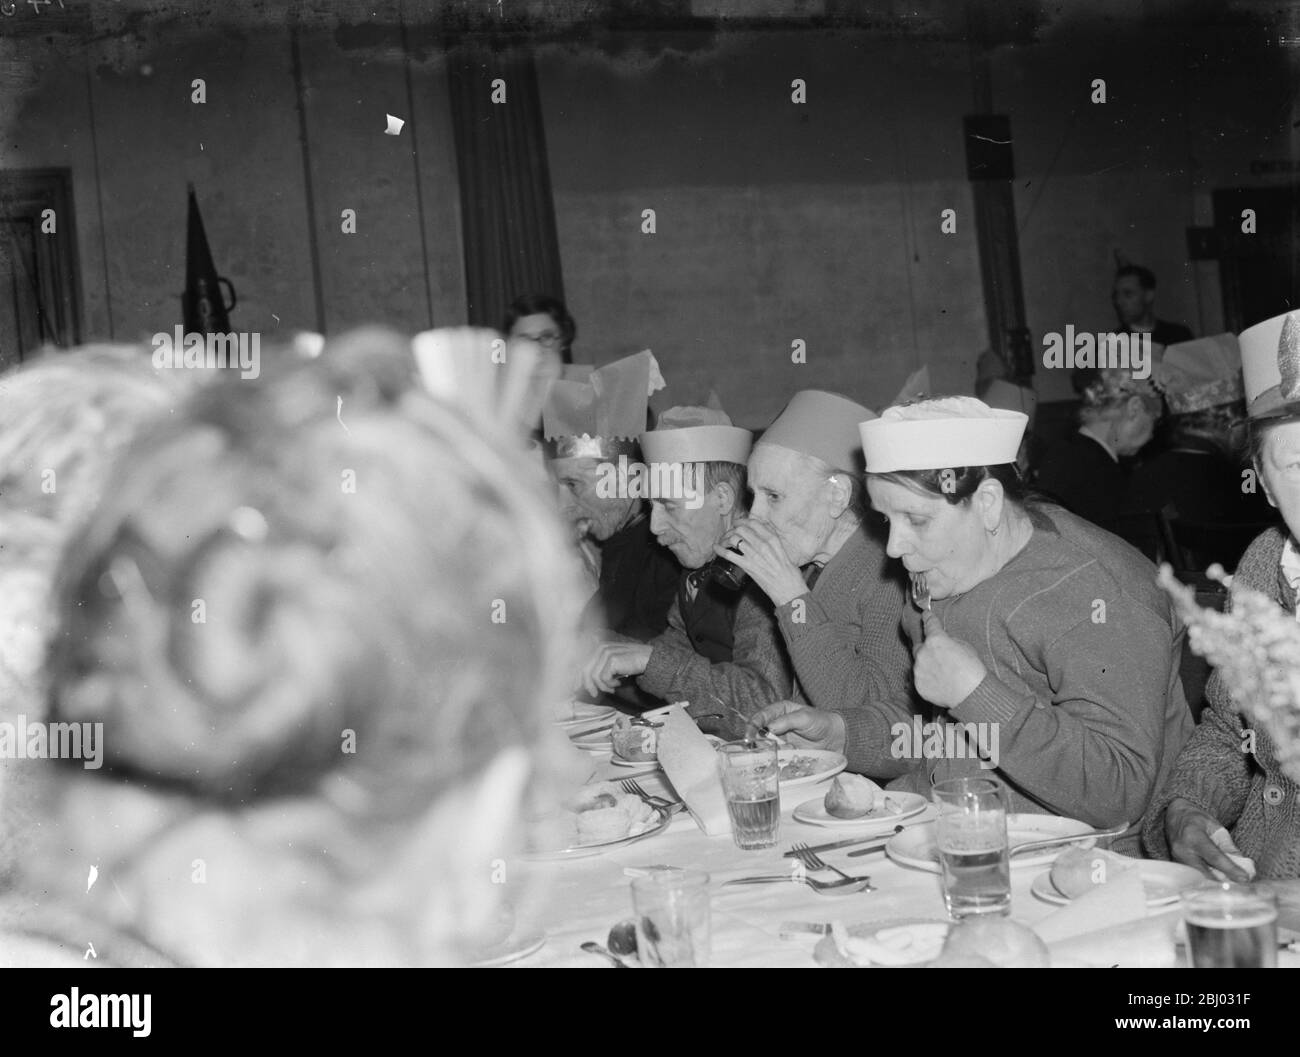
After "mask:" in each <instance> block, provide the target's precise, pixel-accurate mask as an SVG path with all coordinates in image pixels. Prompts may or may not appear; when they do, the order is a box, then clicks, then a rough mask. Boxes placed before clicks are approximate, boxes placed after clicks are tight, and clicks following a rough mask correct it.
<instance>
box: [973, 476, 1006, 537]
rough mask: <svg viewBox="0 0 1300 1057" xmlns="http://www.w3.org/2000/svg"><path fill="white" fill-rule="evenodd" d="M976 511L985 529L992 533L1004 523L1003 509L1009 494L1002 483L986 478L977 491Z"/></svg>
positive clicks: (975, 497)
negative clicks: (1003, 488)
mask: <svg viewBox="0 0 1300 1057" xmlns="http://www.w3.org/2000/svg"><path fill="white" fill-rule="evenodd" d="M973 498H974V500H975V509H976V510H978V511H979V515H980V520H981V521H982V522H983V524H984V527H985V528H986V529H988V530H989V531H990V532H992V531H993V530H994V529H995V528H997V527H998V525H999V524H1000V523H1001V521H1002V509H1003V507H1004V506H1005V505H1006V499H1007V494H1006V492H1004V491H1003V490H1002V482H1001V481H999V480H997V479H995V478H993V477H986V478H985V479H984V480H983V481H981V482H980V486H979V487H978V488H976V489H975V495H974V497H973Z"/></svg>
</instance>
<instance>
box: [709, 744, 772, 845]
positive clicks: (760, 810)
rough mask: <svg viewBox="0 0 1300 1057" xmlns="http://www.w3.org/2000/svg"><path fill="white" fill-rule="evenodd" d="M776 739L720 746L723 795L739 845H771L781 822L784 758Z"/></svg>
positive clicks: (719, 764)
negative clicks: (780, 754) (780, 753)
mask: <svg viewBox="0 0 1300 1057" xmlns="http://www.w3.org/2000/svg"><path fill="white" fill-rule="evenodd" d="M778 749H779V746H778V745H777V743H776V740H775V739H767V738H760V739H757V740H754V741H750V740H745V741H733V742H728V743H727V744H726V745H719V746H718V771H719V773H720V774H721V776H722V794H723V796H724V797H726V800H727V813H728V814H729V815H730V816H731V835H732V837H733V838H734V839H735V841H736V847H737V848H745V849H747V850H748V849H753V848H771V847H772V846H773V845H775V844H776V838H777V831H778V829H779V828H780V823H781V761H780V757H779V756H778Z"/></svg>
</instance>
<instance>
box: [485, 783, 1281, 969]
mask: <svg viewBox="0 0 1300 1057" xmlns="http://www.w3.org/2000/svg"><path fill="white" fill-rule="evenodd" d="M635 773H636V772H630V771H628V770H626V769H624V768H621V767H615V766H613V765H611V764H610V763H608V757H605V758H604V759H602V760H601V761H600V777H601V778H604V779H609V780H617V779H621V778H625V777H627V776H628V775H629V774H635ZM638 781H639V782H641V784H642V785H643V786H644V787H645V789H646V791H647V792H650V793H662V792H663V791H664V786H663V784H662V782H661V781H660V780H659V779H658V778H657V777H650V778H645V777H641V778H638ZM826 788H827V786H826V785H825V784H822V785H815V786H801V787H797V788H794V789H783V790H782V796H781V808H782V811H781V833H780V840H779V843H778V846H777V847H776V848H772V849H765V850H762V851H742V850H740V849H739V848H737V847H736V846H735V844H734V842H733V841H732V839H731V837H730V836H726V837H706V836H705V835H704V834H703V833H701V832H700V830H699V829H698V827H697V826H696V825H695V823H694V822H693V821H692V820H691V818H690V817H689V816H688V815H686V814H685V813H681V814H679V815H678V816H677V817H676V818H675V819H674V821H673V822H672V824H671V825H670V826H669V827H668V828H667V829H666V830H664V831H663V832H662V833H659V834H657V835H655V836H653V837H649V838H647V839H645V840H643V841H639V842H637V843H635V844H629V845H620V846H616V847H614V848H611V849H610V850H608V851H606V852H603V853H601V854H598V855H593V856H589V857H586V858H580V859H572V860H567V861H562V862H529V861H526V860H519V861H516V862H512V863H511V864H510V869H511V871H513V872H512V873H511V874H510V877H511V883H512V886H513V885H514V884H516V883H518V884H519V885H520V887H519V888H517V889H516V891H522V892H526V893H528V895H529V899H528V903H529V904H530V905H528V906H524V907H522V908H521V911H520V918H521V920H520V931H521V932H524V931H528V930H530V929H532V930H536V931H539V932H544V934H545V936H546V944H545V946H544V947H542V949H541V950H539V951H537V952H536V953H534V954H532V955H529V956H528V957H526V958H523V959H521V960H519V961H516V962H514V963H513V964H514V965H517V966H520V967H528V966H551V967H559V966H572V967H583V968H596V967H600V966H602V965H607V964H608V963H606V962H604V961H603V959H601V958H598V957H597V956H595V955H591V954H587V953H585V952H583V951H582V950H580V949H579V947H580V944H582V943H583V942H584V941H586V940H595V941H596V942H598V943H601V944H604V943H605V941H606V938H607V936H608V934H609V929H610V926H612V925H614V924H615V923H616V922H619V921H622V920H628V919H631V918H632V892H631V887H630V885H631V879H630V878H629V877H627V876H625V875H624V872H623V871H624V869H625V868H627V867H639V866H654V865H663V866H680V867H692V868H697V869H702V870H705V871H707V872H708V873H709V874H710V876H711V878H712V881H713V883H712V885H711V889H712V921H713V944H712V957H711V959H710V962H709V964H710V966H711V967H748V966H755V967H757V966H779V967H799V966H802V967H813V966H815V965H816V962H814V960H813V957H812V951H813V947H814V946H815V945H816V943H817V937H816V936H814V935H804V936H802V937H800V938H797V939H786V940H783V939H781V937H780V933H781V925H782V923H783V922H787V921H801V922H828V921H831V920H840V921H843V922H844V923H845V924H855V923H858V922H869V921H876V920H882V921H883V920H888V919H897V918H930V919H935V920H947V914H946V912H945V910H944V905H943V894H942V892H941V890H940V881H939V875H938V874H935V873H928V872H925V871H922V870H916V869H911V868H908V867H903V866H899V865H898V864H896V863H894V862H892V861H891V860H890V859H889V858H888V857H887V856H886V855H885V853H884V852H883V851H882V852H876V853H873V854H870V855H866V856H860V857H858V858H849V857H848V852H850V851H852V850H853V849H851V848H846V849H843V850H840V851H831V852H825V853H823V858H825V859H826V860H827V861H829V862H832V863H834V864H835V865H837V866H839V867H840V868H841V869H842V870H844V871H845V872H846V873H849V874H852V875H854V876H870V878H871V883H872V884H873V885H874V886H875V889H876V890H875V891H873V892H862V893H857V894H854V895H847V896H821V895H817V894H816V893H815V892H813V891H812V890H811V889H810V888H808V887H807V886H806V885H801V884H796V883H790V884H781V883H776V884H765V885H744V886H732V887H730V888H723V887H720V886H719V885H718V882H719V881H722V880H726V879H727V878H729V877H741V876H747V875H752V874H770V873H789V872H790V862H791V860H789V859H785V858H783V857H782V855H781V853H782V852H783V851H784V850H786V849H788V848H789V847H790V845H791V844H792V843H794V842H795V841H805V842H807V843H808V844H824V843H829V842H830V841H834V840H839V839H842V838H847V837H850V836H853V835H854V831H852V830H847V831H846V830H841V829H832V828H829V827H821V826H810V825H806V824H804V823H800V822H795V821H794V820H793V819H792V818H791V817H790V813H791V811H793V810H794V808H796V807H797V806H798V805H799V804H801V803H803V802H804V801H805V800H809V799H812V798H815V797H817V796H819V795H822V794H824V793H825V790H826ZM933 810H934V809H933V808H932V807H929V808H927V809H926V812H925V813H924V814H922V815H919V816H916V818H915V819H909V820H907V821H908V824H912V823H913V822H915V821H922V820H925V819H927V818H929V817H932V812H933ZM1045 869H1046V867H1043V866H1036V867H1035V866H1023V867H1016V868H1014V869H1013V870H1012V872H1011V893H1012V894H1011V900H1012V902H1011V916H1012V918H1013V919H1015V920H1017V921H1020V922H1023V923H1024V924H1027V925H1032V924H1033V923H1035V922H1037V921H1039V920H1041V919H1042V918H1044V917H1046V916H1047V915H1048V914H1050V913H1052V912H1053V911H1054V910H1056V909H1057V908H1056V907H1055V906H1053V905H1051V904H1049V903H1045V902H1043V901H1042V900H1040V899H1038V898H1037V897H1035V896H1034V895H1033V894H1032V893H1031V892H1030V890H1029V888H1030V885H1031V883H1032V882H1033V880H1034V878H1035V877H1036V876H1037V875H1038V874H1040V873H1042V872H1043V871H1044V870H1045ZM815 876H817V877H819V878H823V877H825V878H828V879H829V876H830V875H829V874H826V873H818V874H815ZM1282 959H1283V960H1281V961H1280V962H1279V964H1290V965H1295V966H1300V955H1293V954H1283V955H1282Z"/></svg>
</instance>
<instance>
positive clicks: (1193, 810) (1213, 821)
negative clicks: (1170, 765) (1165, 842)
mask: <svg viewBox="0 0 1300 1057" xmlns="http://www.w3.org/2000/svg"><path fill="white" fill-rule="evenodd" d="M1222 828H1223V823H1222V822H1220V821H1219V820H1218V819H1217V818H1214V817H1213V816H1211V815H1207V814H1206V813H1205V812H1204V811H1202V810H1201V809H1200V808H1198V807H1196V805H1194V804H1192V803H1190V802H1189V801H1187V800H1184V799H1183V798H1182V797H1177V798H1175V799H1174V800H1171V801H1170V802H1169V806H1168V807H1167V808H1166V809H1165V836H1166V837H1168V838H1169V854H1170V855H1172V856H1173V857H1174V859H1175V860H1176V861H1177V862H1181V863H1186V864H1187V865H1188V866H1195V867H1196V868H1197V869H1198V870H1200V871H1201V872H1202V873H1208V872H1209V871H1210V870H1211V869H1215V870H1218V871H1220V872H1221V873H1222V874H1223V875H1224V876H1225V877H1226V878H1227V879H1228V880H1229V881H1237V882H1239V883H1242V884H1244V883H1246V882H1248V881H1249V880H1250V875H1249V874H1247V873H1246V871H1245V870H1243V869H1242V868H1241V867H1240V866H1238V865H1237V864H1236V863H1234V862H1233V861H1232V860H1231V859H1229V858H1228V856H1227V855H1225V854H1224V851H1223V849H1222V848H1220V847H1219V846H1218V845H1217V844H1215V843H1214V838H1213V836H1211V834H1213V833H1214V832H1215V831H1216V830H1219V829H1222Z"/></svg>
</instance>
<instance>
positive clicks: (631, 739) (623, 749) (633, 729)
mask: <svg viewBox="0 0 1300 1057" xmlns="http://www.w3.org/2000/svg"><path fill="white" fill-rule="evenodd" d="M658 733H659V732H658V731H657V730H656V729H655V728H654V727H650V726H646V724H645V723H636V722H634V720H633V717H632V716H619V717H617V718H616V719H615V720H614V731H613V733H612V734H611V735H610V740H611V742H612V743H613V745H614V752H615V753H617V754H618V755H619V756H621V757H622V758H623V759H625V760H631V761H634V762H636V763H641V762H645V761H649V760H654V759H656V758H657V756H656V753H657V751H658V738H657V735H658Z"/></svg>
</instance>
